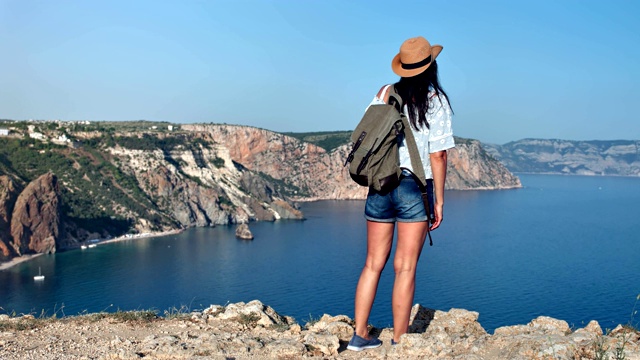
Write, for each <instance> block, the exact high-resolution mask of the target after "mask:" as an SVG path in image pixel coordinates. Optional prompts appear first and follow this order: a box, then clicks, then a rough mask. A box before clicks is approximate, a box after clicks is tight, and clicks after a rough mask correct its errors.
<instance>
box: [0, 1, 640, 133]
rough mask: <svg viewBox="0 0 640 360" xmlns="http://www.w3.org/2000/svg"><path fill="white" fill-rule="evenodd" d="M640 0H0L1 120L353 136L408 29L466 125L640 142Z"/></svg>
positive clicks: (462, 127)
mask: <svg viewBox="0 0 640 360" xmlns="http://www.w3.org/2000/svg"><path fill="white" fill-rule="evenodd" d="M639 15H640V1H635V0H627V1H625V0H613V1H588V0H579V1H578V0H561V1H560V0H557V1H551V0H542V1H540V0H538V1H506V0H505V1H480V0H477V1H462V0H453V1H444V0H440V1H416V2H410V1H389V0H386V1H364V0H353V1H349V0H340V1H338V0H323V1H320V0H313V1H312V0H299V1H293V0H291V1H274V2H269V1H195V0H193V1H189V0H186V1H177V0H176V1H155V0H154V1H150V0H147V1H135V0H133V1H115V0H109V1H97V0H96V1H93V0H91V1H85V0H76V1H61V0H57V1H45V0H41V1H32V0H0V118H7V119H16V120H18V119H63V120H136V119H147V120H157V121H170V122H176V123H192V122H215V123H229V124H244V125H252V126H258V127H262V128H266V129H270V130H275V131H297V132H302V131H325V130H326V131H329V130H351V129H353V128H354V127H355V125H356V124H357V122H358V120H359V119H360V117H361V115H362V112H363V110H364V108H365V107H366V105H367V104H368V103H369V101H370V100H371V98H372V97H373V95H374V94H375V93H376V91H377V90H378V89H379V88H380V86H381V85H382V84H385V83H390V82H395V81H397V77H396V76H395V74H393V72H392V71H391V68H390V62H391V59H392V58H393V56H394V55H395V54H396V53H397V51H398V49H399V47H400V44H401V43H402V41H404V40H405V39H406V38H409V37H413V36H417V35H422V36H425V37H426V38H427V39H429V40H430V41H431V42H432V43H436V44H441V45H443V46H444V51H443V52H442V53H441V55H440V56H439V57H438V62H439V65H440V76H441V81H442V84H443V85H444V88H445V90H446V91H447V92H448V94H449V96H450V98H451V102H452V105H453V109H454V111H455V113H456V116H455V119H454V132H455V133H456V135H459V136H462V137H468V138H475V139H479V140H481V141H485V142H492V143H499V144H502V143H506V142H508V141H513V140H518V139H522V138H526V137H536V138H559V139H570V140H594V139H598V140H609V139H640V121H638V120H640V119H638V113H639V109H640V90H639V86H640V85H639V84H640V21H638V16H639Z"/></svg>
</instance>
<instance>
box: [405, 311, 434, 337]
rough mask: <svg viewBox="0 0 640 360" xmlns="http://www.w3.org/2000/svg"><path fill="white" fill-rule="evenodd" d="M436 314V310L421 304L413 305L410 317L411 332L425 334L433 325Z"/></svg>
mask: <svg viewBox="0 0 640 360" xmlns="http://www.w3.org/2000/svg"><path fill="white" fill-rule="evenodd" d="M435 312H436V311H435V310H433V309H427V308H425V307H423V306H422V305H420V304H415V305H413V307H412V308H411V314H410V315H409V332H410V333H423V332H425V331H426V330H427V327H428V326H429V324H430V323H431V320H433V316H434V315H435Z"/></svg>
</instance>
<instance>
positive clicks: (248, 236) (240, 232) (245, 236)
mask: <svg viewBox="0 0 640 360" xmlns="http://www.w3.org/2000/svg"><path fill="white" fill-rule="evenodd" d="M236 237H237V238H238V239H242V240H253V234H252V233H251V230H249V225H247V224H240V225H238V227H237V228H236Z"/></svg>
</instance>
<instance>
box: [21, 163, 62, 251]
mask: <svg viewBox="0 0 640 360" xmlns="http://www.w3.org/2000/svg"><path fill="white" fill-rule="evenodd" d="M59 192H60V190H59V188H58V179H57V177H56V176H55V175H53V174H51V173H47V174H44V175H42V176H40V177H39V178H37V179H36V180H34V181H32V182H31V183H29V185H27V187H26V188H25V189H24V191H22V192H21V193H20V195H19V196H18V199H17V200H16V203H15V206H14V208H13V213H12V215H11V237H12V239H13V241H12V246H13V249H14V251H15V252H16V254H18V255H24V254H29V253H54V252H56V240H57V239H58V233H59V232H58V229H59V225H60V210H59V203H60V200H59Z"/></svg>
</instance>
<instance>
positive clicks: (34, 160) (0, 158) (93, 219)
mask: <svg viewBox="0 0 640 360" xmlns="http://www.w3.org/2000/svg"><path fill="white" fill-rule="evenodd" d="M47 172H53V173H55V174H56V175H57V176H58V177H59V179H60V181H61V183H62V185H63V186H61V187H60V191H61V210H62V216H63V217H64V219H65V220H66V222H69V223H73V224H75V225H76V227H79V228H83V229H85V230H88V231H91V232H99V233H101V232H103V231H106V232H107V233H109V234H112V235H120V234H123V233H126V232H127V231H128V230H129V229H130V226H131V225H132V221H131V220H130V218H131V217H132V216H124V215H125V214H123V213H121V212H117V211H116V210H115V209H117V208H118V207H123V208H126V209H128V211H129V212H130V213H131V215H133V214H135V216H141V217H144V218H147V219H148V220H150V221H151V223H153V224H158V225H161V224H163V223H166V222H167V221H166V219H163V218H162V217H161V216H160V215H158V213H157V212H156V211H154V210H156V208H155V205H154V204H153V202H151V201H150V199H148V197H147V196H146V194H145V193H144V192H142V191H141V190H140V187H139V185H138V183H137V180H136V178H135V177H133V176H132V175H129V174H126V173H123V172H122V171H121V170H120V169H118V168H117V167H116V166H114V165H113V164H112V163H111V162H110V161H109V160H108V156H107V154H105V153H103V152H102V151H100V150H99V149H98V148H91V147H87V148H84V147H80V148H77V149H70V148H68V147H66V146H61V145H56V144H52V143H45V142H41V141H37V140H35V139H31V138H25V139H19V138H0V175H9V176H12V177H14V178H16V179H17V180H18V181H20V182H22V183H24V184H26V183H29V182H31V181H33V180H34V179H36V178H37V177H39V176H40V175H42V174H45V173H47ZM71 235H72V236H74V237H75V236H76V234H71Z"/></svg>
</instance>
